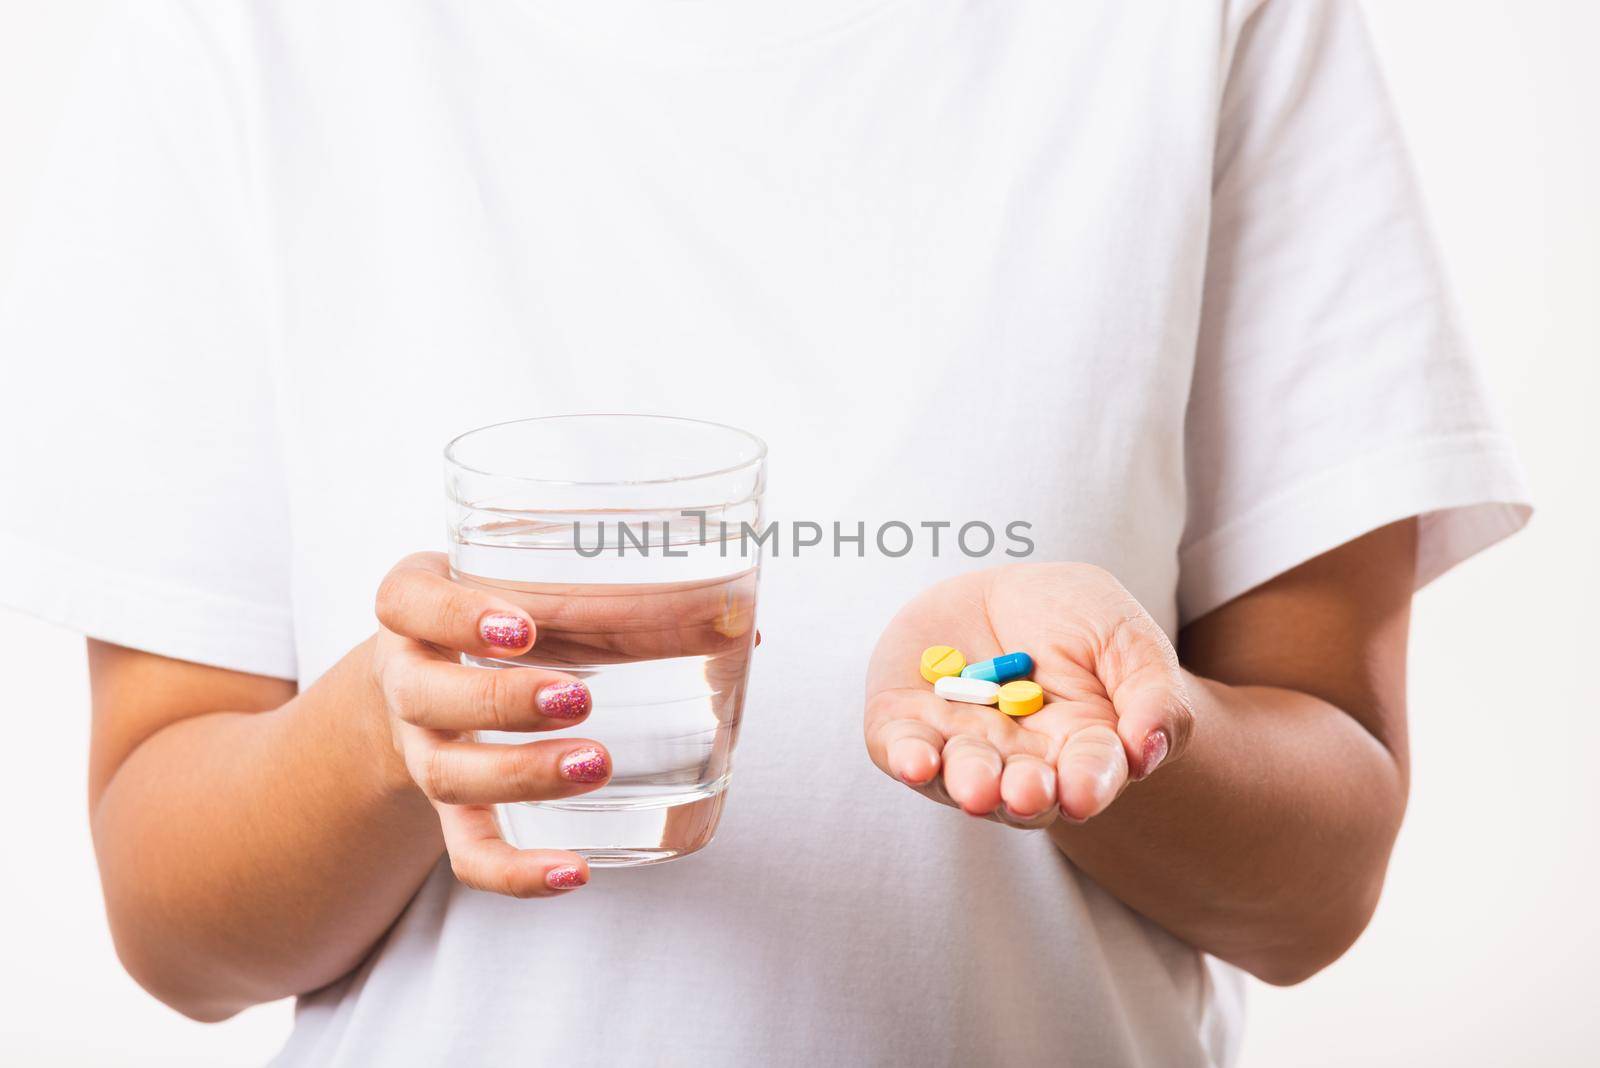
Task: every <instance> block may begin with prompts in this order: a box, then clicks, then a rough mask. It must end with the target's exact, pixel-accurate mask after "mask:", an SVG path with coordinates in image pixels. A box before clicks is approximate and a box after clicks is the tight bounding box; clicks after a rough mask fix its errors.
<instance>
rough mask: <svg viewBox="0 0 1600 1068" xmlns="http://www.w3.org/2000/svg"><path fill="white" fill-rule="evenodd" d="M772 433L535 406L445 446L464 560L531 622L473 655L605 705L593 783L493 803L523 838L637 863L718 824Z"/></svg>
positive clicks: (458, 553) (462, 578)
mask: <svg viewBox="0 0 1600 1068" xmlns="http://www.w3.org/2000/svg"><path fill="white" fill-rule="evenodd" d="M766 452H767V449H766V445H765V444H764V443H763V442H762V441H761V439H760V438H757V437H755V436H754V435H752V434H748V433H745V432H744V431H742V430H736V429H734V428H733V427H728V426H721V425H719V424H716V423H705V422H700V421H698V420H693V419H678V418H672V417H668V416H654V415H561V416H551V417H548V418H541V419H524V420H519V421H517V422H511V423H500V424H497V425H495V426H489V427H484V428H482V429H480V430H473V431H470V432H468V433H466V434H463V435H461V436H460V437H458V438H456V439H455V440H454V441H452V442H451V443H450V444H449V446H448V447H447V448H446V449H445V479H446V493H447V496H448V497H449V538H450V570H451V573H452V575H453V576H454V577H455V579H456V580H457V581H458V582H462V583H464V584H466V585H469V586H477V587H481V588H484V589H490V590H493V591H494V592H495V593H497V594H499V595H500V596H502V597H505V598H507V599H509V600H511V601H513V602H514V603H516V604H517V605H519V606H520V607H521V608H522V609H523V610H525V611H526V612H527V613H528V615H529V616H531V617H532V618H533V621H534V625H535V627H536V628H537V634H536V637H535V640H534V644H533V648H532V649H531V650H530V651H529V652H528V653H527V654H526V655H525V656H520V657H515V658H511V659H506V660H498V659H487V658H481V657H463V660H464V661H465V662H466V663H469V664H474V665H476V666H479V667H483V668H487V669H499V668H508V667H518V666H534V667H545V668H553V669H555V670H557V671H564V672H567V673H568V674H571V675H575V676H577V677H578V678H581V679H582V680H583V681H584V683H585V684H586V685H587V686H588V687H589V691H590V693H591V694H592V696H593V699H594V709H593V711H592V712H591V714H590V716H589V718H588V719H587V720H586V721H585V722H584V723H583V724H581V725H580V726H579V727H577V728H573V729H574V730H577V731H580V732H581V733H582V734H583V736H585V737H592V738H594V739H596V740H597V741H600V742H602V743H604V744H605V746H606V748H608V749H609V750H610V751H611V760H612V777H611V781H610V782H608V783H607V784H606V785H605V786H603V787H601V788H600V789H598V790H595V791H592V792H590V793H586V794H581V795H579V796H577V797H570V798H564V799H561V800H557V801H538V802H527V803H519V804H507V805H500V806H497V809H496V812H497V816H498V819H499V823H500V829H501V832H502V833H503V834H504V835H505V837H506V840H507V841H508V842H510V843H511V844H513V845H516V846H519V847H542V848H553V849H570V850H572V851H574V852H576V853H580V854H582V855H583V856H584V857H585V858H587V860H588V861H589V864H590V865H591V866H593V867H629V866H633V865H639V864H653V863H658V862H660V861H666V860H672V859H674V858H676V857H681V856H685V855H687V854H689V853H693V852H694V851H696V850H697V849H700V848H702V847H704V846H705V845H706V844H707V843H708V842H710V841H711V837H712V835H713V834H715V833H716V829H717V821H718V818H719V817H720V816H721V813H722V803H723V796H724V791H725V790H726V789H727V785H728V777H729V775H730V773H731V769H732V762H733V747H734V742H735V741H736V740H737V738H738V733H739V716H740V714H741V712H742V711H743V708H744V695H745V684H746V681H747V678H748V676H749V671H750V654H751V650H752V649H753V648H754V644H755V633H756V626H755V622H756V586H757V578H758V575H759V573H760V565H761V545H760V541H759V539H758V537H757V535H758V534H759V533H760V532H761V495H762V491H763V489H764V487H765V481H766ZM560 733H562V732H551V733H550V734H545V733H540V734H538V735H527V734H507V733H499V732H484V733H483V734H482V735H481V738H482V739H483V740H485V741H500V742H527V741H532V740H535V739H536V738H543V737H549V736H559V735H560Z"/></svg>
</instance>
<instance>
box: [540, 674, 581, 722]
mask: <svg viewBox="0 0 1600 1068" xmlns="http://www.w3.org/2000/svg"><path fill="white" fill-rule="evenodd" d="M533 703H534V704H536V705H538V706H539V714H540V715H541V716H548V717H550V718H551V719H582V718H583V717H584V716H587V715H588V714H589V709H590V708H592V707H593V706H594V703H593V701H592V700H591V699H590V697H589V687H587V686H585V685H584V684H583V683H581V682H562V683H556V684H555V685H552V686H546V687H545V688H544V689H542V690H540V691H539V692H538V693H536V694H534V697H533Z"/></svg>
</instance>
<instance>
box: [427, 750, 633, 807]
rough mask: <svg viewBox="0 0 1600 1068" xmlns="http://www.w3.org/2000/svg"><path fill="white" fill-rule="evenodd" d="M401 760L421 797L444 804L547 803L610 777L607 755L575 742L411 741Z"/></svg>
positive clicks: (609, 759)
mask: <svg viewBox="0 0 1600 1068" xmlns="http://www.w3.org/2000/svg"><path fill="white" fill-rule="evenodd" d="M405 758H406V768H407V770H409V771H410V772H411V777H412V778H413V779H415V780H416V783H417V785H418V786H419V787H421V789H422V792H423V793H424V794H426V795H428V797H429V798H430V799H432V800H434V801H439V802H442V803H444V804H447V805H483V804H493V803H499V802H510V801H550V800H554V799H556V798H561V797H572V796H574V795H575V794H582V793H587V792H589V791H590V790H594V789H596V788H598V787H600V786H602V785H604V783H605V782H606V781H607V780H608V779H610V777H611V754H609V753H607V752H606V751H605V749H604V748H602V747H601V746H600V744H599V743H598V742H591V741H588V740H587V739H579V738H562V739H559V740H550V741H543V742H530V743H528V744H526V745H502V744H498V743H494V742H473V741H464V740H461V739H459V738H453V737H450V736H447V735H442V734H435V735H433V736H431V737H429V738H427V739H426V740H423V741H416V740H413V741H411V742H409V743H408V744H407V745H406V747H405Z"/></svg>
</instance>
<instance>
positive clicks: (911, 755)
mask: <svg viewBox="0 0 1600 1068" xmlns="http://www.w3.org/2000/svg"><path fill="white" fill-rule="evenodd" d="M943 748H944V735H943V734H940V733H939V731H938V730H936V729H935V728H933V727H931V726H929V725H928V724H926V723H923V722H922V721H921V720H915V719H891V720H882V721H880V722H878V723H877V724H876V725H875V726H874V728H873V730H872V731H871V732H870V733H869V734H868V736H867V753H868V754H869V755H870V756H871V757H872V762H873V763H874V764H876V765H878V768H879V769H880V770H882V771H884V772H887V773H888V774H890V775H893V776H894V777H895V778H897V779H899V780H900V781H901V782H903V783H905V784H906V785H907V786H925V785H927V784H928V783H930V782H932V781H933V779H934V776H936V775H938V774H939V766H940V759H939V753H940V750H942V749H943Z"/></svg>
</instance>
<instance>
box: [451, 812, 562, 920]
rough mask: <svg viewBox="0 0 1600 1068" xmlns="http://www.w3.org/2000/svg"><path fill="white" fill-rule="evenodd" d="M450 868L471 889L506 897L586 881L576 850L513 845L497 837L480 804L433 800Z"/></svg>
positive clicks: (547, 893) (545, 893) (556, 890)
mask: <svg viewBox="0 0 1600 1068" xmlns="http://www.w3.org/2000/svg"><path fill="white" fill-rule="evenodd" d="M435 807H436V808H437V809H438V811H439V827H440V829H441V830H443V831H444V844H445V848H446V849H447V850H449V852H450V868H451V870H452V871H454V872H455V875H456V878H457V879H459V880H461V882H462V883H463V884H464V885H466V886H470V887H472V888H473V889H474V890H487V891H489V892H490V893H495V894H506V895H508V896H510V897H552V896H554V895H556V894H561V893H565V892H566V891H568V890H575V889H577V888H578V887H580V886H583V885H584V884H585V883H587V882H588V881H589V865H588V863H587V862H586V861H585V860H584V859H583V858H582V857H580V856H578V854H576V853H567V852H564V851H561V850H556V849H516V848H513V847H512V846H511V845H509V844H507V843H506V841H505V840H504V839H503V838H501V837H500V831H499V828H497V827H496V826H495V823H494V813H493V811H492V810H491V809H489V808H486V807H483V806H481V805H473V806H464V807H463V806H457V805H437V806H435Z"/></svg>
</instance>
